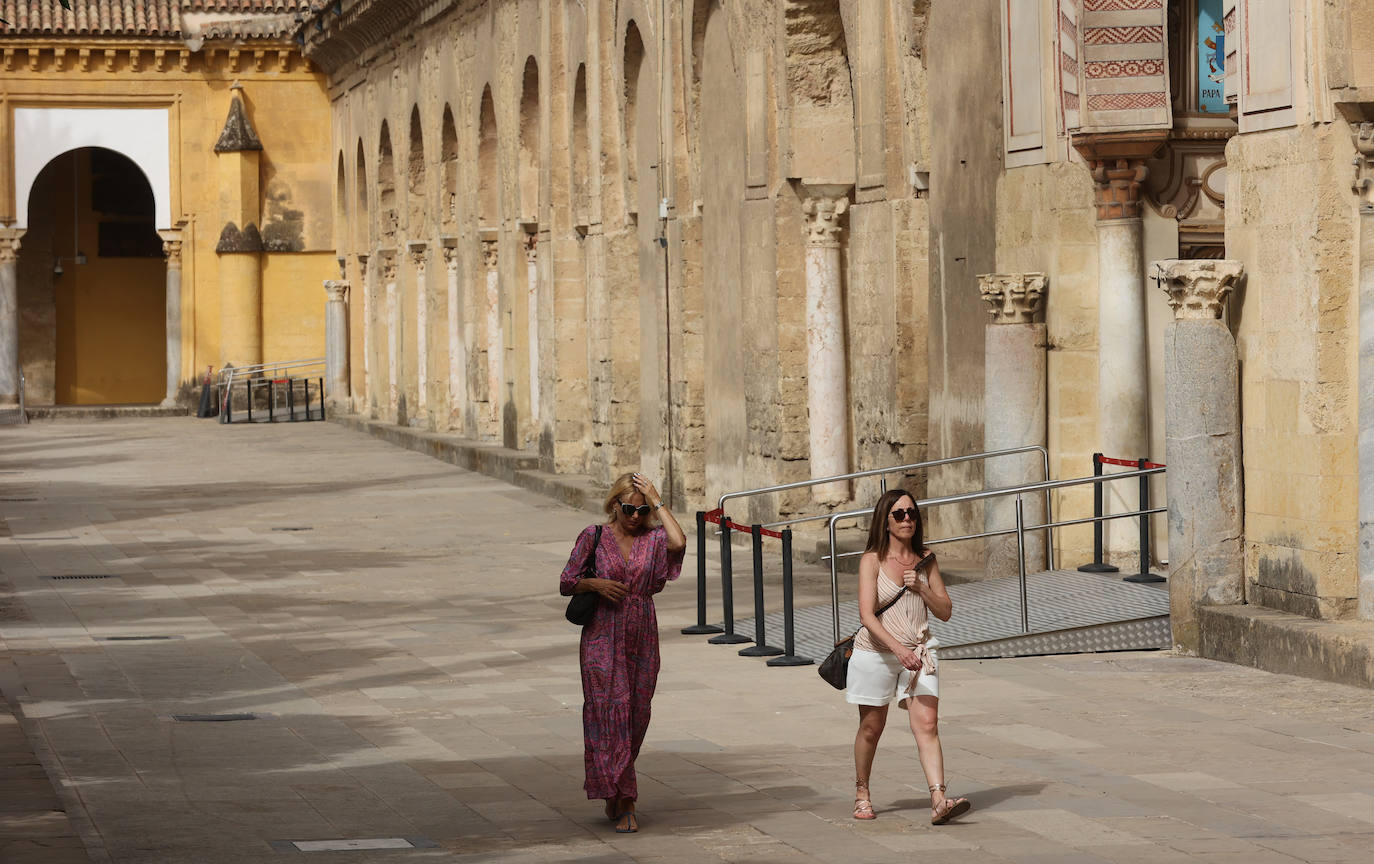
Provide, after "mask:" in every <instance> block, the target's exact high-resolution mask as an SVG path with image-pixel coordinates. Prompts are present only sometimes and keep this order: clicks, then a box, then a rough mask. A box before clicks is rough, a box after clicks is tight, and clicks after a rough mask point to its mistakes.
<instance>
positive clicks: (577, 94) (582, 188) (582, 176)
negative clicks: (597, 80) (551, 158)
mask: <svg viewBox="0 0 1374 864" xmlns="http://www.w3.org/2000/svg"><path fill="white" fill-rule="evenodd" d="M591 153H592V139H591V133H590V132H589V131H588V128H587V66H586V64H578V66H577V75H576V77H575V79H574V83H573V109H572V211H573V224H575V225H588V224H590V223H591V165H590V156H591Z"/></svg>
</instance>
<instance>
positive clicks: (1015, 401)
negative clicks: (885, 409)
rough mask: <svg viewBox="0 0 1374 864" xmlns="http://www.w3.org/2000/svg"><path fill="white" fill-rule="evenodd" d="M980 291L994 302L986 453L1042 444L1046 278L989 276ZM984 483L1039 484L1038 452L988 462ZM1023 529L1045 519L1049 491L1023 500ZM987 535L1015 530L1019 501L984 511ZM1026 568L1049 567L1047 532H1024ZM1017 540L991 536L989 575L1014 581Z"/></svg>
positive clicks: (995, 502)
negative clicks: (1006, 577)
mask: <svg viewBox="0 0 1374 864" xmlns="http://www.w3.org/2000/svg"><path fill="white" fill-rule="evenodd" d="M978 289H979V293H981V294H982V297H983V299H984V300H985V301H987V302H988V303H989V304H991V307H992V308H991V309H989V310H988V311H989V313H990V314H991V315H992V321H991V322H990V323H989V324H988V325H987V331H986V334H985V336H984V340H985V341H984V352H985V358H986V359H985V369H986V371H985V373H984V379H983V404H984V405H986V406H987V418H986V420H985V421H984V424H983V449H984V450H987V451H992V450H1011V449H1014V448H1017V447H1030V446H1034V445H1039V446H1041V447H1043V446H1045V444H1046V441H1047V435H1048V432H1047V429H1048V426H1047V422H1046V407H1045V404H1046V403H1045V400H1046V381H1047V379H1046V365H1045V364H1046V353H1045V352H1046V348H1047V346H1048V345H1049V339H1048V336H1047V333H1046V330H1045V324H1044V323H1043V321H1042V320H1041V316H1040V312H1041V310H1042V309H1043V308H1044V298H1045V274H1043V273H991V274H988V275H985V276H979V277H978ZM983 471H984V478H985V482H986V485H987V488H989V489H998V488H1005V487H1008V486H1020V485H1023V484H1026V483H1038V482H1040V481H1042V480H1044V479H1045V477H1044V467H1043V462H1042V461H1041V459H1040V457H1039V455H1038V454H1035V453H1027V454H1021V455H1016V456H1002V457H999V458H996V459H989V460H987V461H986V462H985V463H984V468H983ZM1022 504H1023V507H1022V510H1023V514H1022V515H1023V518H1024V519H1025V524H1028V525H1038V524H1041V523H1043V522H1044V521H1045V496H1044V494H1035V495H1026V496H1025V497H1024V498H1023V499H1022ZM984 525H985V527H984V530H985V531H997V530H1003V529H1007V528H1012V527H1015V525H1016V499H1014V498H1009V497H1008V498H994V499H990V500H989V501H988V502H987V504H986V506H985V509H984ZM1024 539H1025V552H1026V569H1027V571H1028V572H1032V573H1034V572H1037V571H1039V570H1042V569H1044V567H1045V565H1046V561H1045V532H1043V531H1036V532H1032V533H1027V534H1026V535H1024ZM1017 572H1018V566H1017V562H1016V537H1015V536H1010V537H994V538H991V539H990V540H989V541H988V562H987V574H988V575H989V576H1015V575H1017Z"/></svg>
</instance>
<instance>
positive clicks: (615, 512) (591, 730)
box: [558, 474, 687, 834]
mask: <svg viewBox="0 0 1374 864" xmlns="http://www.w3.org/2000/svg"><path fill="white" fill-rule="evenodd" d="M605 510H606V515H608V516H609V517H610V519H609V521H608V522H607V523H606V525H605V526H603V530H602V532H601V543H600V545H599V546H597V548H596V549H595V554H596V571H595V572H596V577H595V578H589V579H583V578H581V574H582V573H583V571H584V570H585V569H586V565H587V562H588V560H589V559H590V558H591V556H592V554H593V549H592V545H593V542H594V539H595V536H596V526H595V525H589V526H587V527H586V528H585V529H584V530H583V531H582V533H581V534H580V535H578V538H577V543H576V545H574V546H573V551H572V555H571V556H570V557H569V558H568V566H567V567H565V568H563V575H562V576H561V577H559V584H558V589H559V593H561V594H565V595H567V594H580V593H583V592H587V591H595V592H596V593H597V594H599V595H601V596H600V597H599V598H598V602H597V605H596V614H595V616H593V618H592V621H591V623H590V624H588V625H587V626H585V627H583V628H582V648H581V653H580V658H581V663H582V698H583V702H582V737H583V739H584V741H585V744H586V755H585V760H586V768H587V782H586V783H585V784H584V787H585V788H586V790H587V797H588V798H601V799H603V800H604V801H605V802H606V818H608V819H610V820H612V821H613V822H615V830H616V831H618V832H620V833H622V834H629V833H633V832H635V831H638V830H639V818H638V815H637V814H636V813H635V799H637V798H638V797H639V790H638V787H637V784H636V779H635V759H636V758H638V756H639V748H640V745H641V744H643V743H644V733H645V732H647V731H648V730H649V703H650V702H651V700H652V699H653V697H654V685H655V684H656V683H657V682H658V663H659V659H658V618H657V617H656V616H655V615H654V600H653V595H655V594H657V593H658V592H660V591H662V590H663V586H664V585H666V584H667V583H668V582H669V581H670V580H673V579H676V578H677V577H678V574H679V573H681V572H682V556H683V554H684V553H685V552H686V550H687V536H686V535H685V534H684V533H683V532H682V527H681V526H680V525H678V524H677V519H675V518H674V517H673V514H672V513H671V512H669V510H668V506H667V505H666V504H664V503H663V499H662V497H661V496H660V495H659V494H658V490H657V489H655V488H654V484H652V483H650V482H649V480H648V479H647V478H646V477H645V476H644V475H643V474H622V475H620V476H619V477H617V478H616V480H615V482H614V483H613V484H611V490H610V493H609V494H608V495H607V496H606V503H605ZM659 521H661V522H662V524H661V525H657V526H655V524H654V523H655V522H659Z"/></svg>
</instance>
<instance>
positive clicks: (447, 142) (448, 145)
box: [439, 104, 458, 230]
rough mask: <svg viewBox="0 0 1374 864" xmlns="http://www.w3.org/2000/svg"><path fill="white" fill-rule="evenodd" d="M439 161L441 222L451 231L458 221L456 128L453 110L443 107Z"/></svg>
mask: <svg viewBox="0 0 1374 864" xmlns="http://www.w3.org/2000/svg"><path fill="white" fill-rule="evenodd" d="M440 135H441V140H440V142H439V159H440V162H441V166H442V167H441V171H440V174H441V179H442V182H443V196H444V197H443V201H442V205H441V208H440V209H441V210H442V211H443V213H442V220H443V222H444V224H445V225H446V226H448V227H449V228H450V230H451V229H452V227H453V225H454V223H456V222H457V221H458V127H457V125H456V124H455V123H454V122H453V109H452V108H450V107H449V106H448V105H447V104H445V105H444V119H443V123H442V128H441V131H440Z"/></svg>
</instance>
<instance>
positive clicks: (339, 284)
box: [324, 279, 350, 303]
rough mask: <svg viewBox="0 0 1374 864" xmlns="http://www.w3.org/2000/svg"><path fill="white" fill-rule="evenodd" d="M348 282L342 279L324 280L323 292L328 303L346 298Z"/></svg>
mask: <svg viewBox="0 0 1374 864" xmlns="http://www.w3.org/2000/svg"><path fill="white" fill-rule="evenodd" d="M349 287H350V286H349V284H348V281H347V280H344V279H326V280H324V293H325V296H326V297H328V298H329V302H330V303H342V302H344V301H345V300H347V299H348V289H349Z"/></svg>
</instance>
